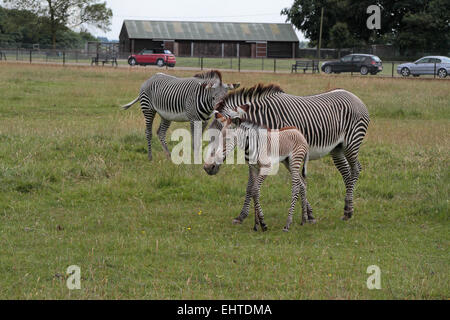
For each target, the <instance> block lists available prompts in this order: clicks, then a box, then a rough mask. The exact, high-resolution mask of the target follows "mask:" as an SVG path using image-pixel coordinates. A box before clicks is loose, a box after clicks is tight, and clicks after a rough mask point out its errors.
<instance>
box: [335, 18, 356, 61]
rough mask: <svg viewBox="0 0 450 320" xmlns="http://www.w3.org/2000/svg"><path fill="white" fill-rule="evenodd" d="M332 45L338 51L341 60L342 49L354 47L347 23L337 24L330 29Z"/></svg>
mask: <svg viewBox="0 0 450 320" xmlns="http://www.w3.org/2000/svg"><path fill="white" fill-rule="evenodd" d="M330 44H331V45H332V46H333V47H334V48H336V49H338V54H339V58H340V57H341V49H342V48H345V47H351V46H352V45H353V40H352V38H351V35H350V31H348V27H347V24H346V23H343V22H336V24H335V25H334V26H333V27H332V28H331V29H330Z"/></svg>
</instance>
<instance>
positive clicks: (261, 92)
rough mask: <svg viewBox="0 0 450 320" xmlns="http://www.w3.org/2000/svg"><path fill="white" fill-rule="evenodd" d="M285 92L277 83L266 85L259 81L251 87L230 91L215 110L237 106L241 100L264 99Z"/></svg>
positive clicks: (244, 101) (242, 101)
mask: <svg viewBox="0 0 450 320" xmlns="http://www.w3.org/2000/svg"><path fill="white" fill-rule="evenodd" d="M277 93H284V91H283V89H281V88H280V86H279V85H277V84H272V83H271V84H268V85H266V86H265V85H264V84H262V83H259V84H257V85H255V86H253V87H251V88H242V89H239V90H236V91H234V92H230V93H229V94H228V95H226V96H225V98H223V99H222V100H221V101H220V102H219V103H218V104H217V106H216V108H215V110H217V111H218V112H221V111H223V110H224V109H227V108H231V107H237V106H236V103H237V102H238V101H239V103H241V104H245V103H248V102H253V101H257V100H259V99H264V98H266V97H267V96H269V95H273V94H277Z"/></svg>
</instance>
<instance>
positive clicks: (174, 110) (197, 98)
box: [122, 70, 239, 160]
mask: <svg viewBox="0 0 450 320" xmlns="http://www.w3.org/2000/svg"><path fill="white" fill-rule="evenodd" d="M238 87H239V84H226V83H223V82H222V74H221V73H220V72H219V71H216V70H211V71H208V72H204V73H200V74H196V75H195V76H193V77H189V78H177V77H174V76H171V75H167V74H164V73H157V74H155V75H154V76H152V77H151V78H150V79H148V80H147V81H145V82H144V83H143V84H142V86H141V89H140V93H139V96H138V97H137V98H136V99H134V100H133V101H131V102H130V103H128V104H126V105H124V106H122V108H123V109H125V110H126V109H128V108H130V107H131V106H132V105H133V104H135V103H136V102H138V101H139V102H140V104H141V110H142V113H143V114H144V117H145V125H146V130H145V132H146V137H147V144H148V159H149V160H152V126H153V120H154V118H155V115H156V114H157V113H158V114H159V115H160V117H161V124H160V126H159V129H158V131H157V134H158V138H159V141H160V142H161V145H162V147H163V150H164V152H165V154H166V156H167V157H168V158H170V151H169V148H168V147H167V143H166V133H167V130H168V129H169V127H170V124H171V122H172V121H176V122H190V125H191V135H192V147H193V148H194V150H196V149H197V147H198V146H199V145H200V143H201V141H200V140H201V136H200V137H195V136H194V128H195V122H197V121H200V122H202V131H203V130H204V129H205V127H206V125H207V124H208V120H209V119H210V117H211V115H212V112H213V109H214V106H215V104H217V103H218V102H219V101H220V99H222V98H223V97H224V96H225V95H226V94H227V93H228V91H229V90H233V89H235V88H238Z"/></svg>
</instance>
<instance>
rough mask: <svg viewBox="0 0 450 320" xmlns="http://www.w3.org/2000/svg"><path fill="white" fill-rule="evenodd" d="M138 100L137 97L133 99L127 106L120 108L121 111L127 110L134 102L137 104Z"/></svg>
mask: <svg viewBox="0 0 450 320" xmlns="http://www.w3.org/2000/svg"><path fill="white" fill-rule="evenodd" d="M138 100H139V97H137V98H136V99H134V100H133V101H131V102H130V103H128V104H126V105H124V106H122V109H123V110H127V109H128V108H130V107H131V106H132V105H133V104H135V103H136V102H138Z"/></svg>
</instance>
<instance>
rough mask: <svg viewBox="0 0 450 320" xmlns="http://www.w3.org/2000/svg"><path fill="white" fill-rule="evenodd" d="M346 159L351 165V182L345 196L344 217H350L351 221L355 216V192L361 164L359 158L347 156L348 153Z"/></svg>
mask: <svg viewBox="0 0 450 320" xmlns="http://www.w3.org/2000/svg"><path fill="white" fill-rule="evenodd" d="M346 158H347V161H348V163H349V165H350V173H351V180H350V185H349V187H348V188H347V191H346V195H345V207H344V215H345V217H348V218H347V219H350V218H351V217H352V215H353V191H354V189H355V185H356V182H357V181H358V178H359V174H360V172H361V164H360V163H359V161H358V158H357V156H354V157H351V156H347V153H346Z"/></svg>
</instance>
